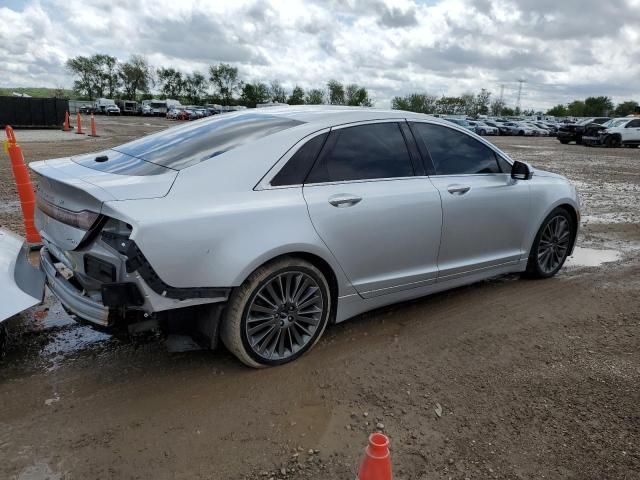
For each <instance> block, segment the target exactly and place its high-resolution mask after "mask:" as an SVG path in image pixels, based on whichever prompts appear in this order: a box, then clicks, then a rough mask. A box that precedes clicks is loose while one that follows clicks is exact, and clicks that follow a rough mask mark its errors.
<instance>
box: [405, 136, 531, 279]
mask: <svg viewBox="0 0 640 480" xmlns="http://www.w3.org/2000/svg"><path fill="white" fill-rule="evenodd" d="M411 126H412V130H413V131H414V133H415V135H416V137H417V138H418V139H419V141H421V142H423V143H422V146H423V148H424V147H426V149H427V151H428V154H427V157H428V159H430V160H431V162H432V164H433V168H434V171H435V175H434V176H432V177H431V180H432V182H433V184H434V185H435V186H436V188H437V189H438V191H439V192H440V196H441V198H442V212H443V224H442V240H441V244H440V253H439V255H438V268H439V275H438V278H442V279H447V278H455V277H458V276H462V275H465V274H466V273H468V272H473V271H477V270H482V269H487V268H492V267H495V266H498V265H504V264H511V263H516V262H518V261H519V260H520V258H521V257H522V256H523V255H526V252H525V251H524V245H525V234H526V231H527V230H526V229H527V222H528V220H529V218H528V214H529V182H526V181H517V180H513V179H512V178H511V165H510V164H509V162H508V161H507V160H506V159H504V158H502V157H501V156H500V155H498V154H496V153H495V152H494V150H492V149H491V148H489V147H488V146H487V145H486V144H484V143H483V142H481V141H480V140H478V139H476V138H474V137H473V136H471V135H469V134H467V133H466V132H463V131H460V130H457V129H453V128H449V127H446V126H443V125H435V124H429V123H412V124H411Z"/></svg>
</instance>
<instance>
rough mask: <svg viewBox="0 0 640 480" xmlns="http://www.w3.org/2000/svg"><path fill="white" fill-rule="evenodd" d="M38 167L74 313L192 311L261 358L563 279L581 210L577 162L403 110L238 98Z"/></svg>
mask: <svg viewBox="0 0 640 480" xmlns="http://www.w3.org/2000/svg"><path fill="white" fill-rule="evenodd" d="M400 116H401V118H399V117H400ZM29 166H30V168H31V169H32V170H33V171H34V172H35V174H36V176H37V182H36V183H37V208H36V214H35V223H36V227H37V228H38V230H39V232H40V234H41V236H42V241H43V244H44V246H43V248H42V250H41V252H40V255H41V265H42V269H43V271H44V272H45V274H46V282H47V285H48V286H49V289H50V290H51V292H52V293H53V295H55V296H56V297H57V298H58V299H59V300H60V302H61V303H62V304H63V305H64V307H65V309H66V310H67V311H68V312H70V314H71V315H72V316H75V317H76V318H78V319H79V320H81V321H83V322H85V323H87V324H90V325H95V326H96V327H98V328H102V329H109V328H117V327H118V326H124V327H125V328H127V327H130V328H136V327H137V328H139V329H142V328H153V329H156V328H170V327H171V325H176V324H178V325H179V326H181V327H182V328H184V327H185V326H186V325H185V322H189V321H192V322H193V324H194V328H197V329H198V331H199V332H200V333H201V335H203V336H204V337H205V338H207V339H208V341H207V345H208V346H210V347H211V348H214V347H215V346H216V345H217V344H218V339H219V338H220V339H221V340H222V342H223V343H224V344H225V345H226V346H227V347H228V349H229V350H230V351H231V352H233V353H234V354H235V355H236V356H237V357H238V358H239V359H240V360H241V361H242V362H244V363H245V364H247V365H249V366H251V367H266V366H274V365H280V364H283V363H286V362H289V361H292V360H295V359H296V358H298V357H300V356H301V355H303V354H304V353H305V352H307V351H308V350H309V349H311V348H312V347H313V346H314V345H315V344H316V343H317V342H318V340H319V338H320V337H321V336H322V334H323V332H324V330H325V328H326V327H327V325H329V324H331V323H334V322H342V321H344V320H347V319H348V318H351V317H353V316H355V315H358V314H360V313H362V312H365V311H369V310H372V309H375V308H379V307H382V306H385V305H390V304H393V303H396V302H401V301H406V300H410V299H413V298H417V297H421V296H424V295H428V294H432V293H435V292H439V291H443V290H447V289H450V288H455V287H459V286H461V285H465V284H469V283H473V282H478V281H481V280H483V279H486V278H490V277H495V276H496V275H501V274H507V273H512V272H522V273H523V274H525V275H527V276H530V277H536V278H549V277H552V276H554V275H555V274H556V273H557V272H558V271H559V270H560V268H561V267H562V265H563V264H564V262H565V260H566V258H567V256H568V255H570V254H571V251H572V250H573V247H574V244H575V240H576V234H577V229H578V226H579V224H580V212H579V208H580V207H579V201H578V196H577V192H576V189H575V187H574V186H573V185H572V184H571V183H570V182H569V181H568V180H567V179H566V178H564V177H562V176H560V175H557V174H554V173H549V172H545V171H543V170H538V169H534V168H533V167H531V166H529V165H528V164H526V163H522V162H518V161H515V162H514V161H513V160H512V159H510V158H509V156H508V155H507V154H505V153H504V152H502V151H501V150H500V149H498V148H497V147H496V146H495V145H493V144H491V143H490V142H488V141H486V140H484V139H483V138H481V137H478V136H477V135H475V134H472V133H471V132H469V131H468V130H467V129H465V128H461V127H459V126H457V125H454V124H453V123H451V122H444V121H441V120H439V119H436V118H434V117H430V116H427V115H422V114H415V113H409V112H399V111H397V110H379V109H361V108H349V107H342V108H336V107H327V106H318V107H310V106H307V107H296V108H295V109H292V108H288V107H285V108H280V107H272V108H265V109H256V110H253V109H252V110H250V111H244V112H237V113H225V114H223V115H216V116H214V117H210V118H208V119H204V120H201V121H199V122H194V123H189V124H185V125H181V126H177V127H172V128H168V129H166V130H163V131H161V132H158V133H155V134H152V135H148V136H145V137H142V138H139V139H137V140H134V141H132V142H129V143H126V144H124V145H120V146H116V147H113V148H112V149H109V150H104V151H101V152H97V153H93V154H86V155H76V156H74V157H72V158H58V159H53V160H46V161H38V162H32V163H30V165H29ZM185 232H188V233H189V234H188V235H185ZM363 246H366V248H363Z"/></svg>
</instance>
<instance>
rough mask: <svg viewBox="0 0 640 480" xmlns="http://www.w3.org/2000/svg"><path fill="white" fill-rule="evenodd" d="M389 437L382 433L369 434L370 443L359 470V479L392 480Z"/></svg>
mask: <svg viewBox="0 0 640 480" xmlns="http://www.w3.org/2000/svg"><path fill="white" fill-rule="evenodd" d="M391 479H392V473H391V455H390V454H389V439H388V438H387V436H386V435H384V434H382V433H372V434H371V435H369V445H368V446H367V448H365V450H364V458H363V459H362V463H361V464H360V470H359V471H358V480H391Z"/></svg>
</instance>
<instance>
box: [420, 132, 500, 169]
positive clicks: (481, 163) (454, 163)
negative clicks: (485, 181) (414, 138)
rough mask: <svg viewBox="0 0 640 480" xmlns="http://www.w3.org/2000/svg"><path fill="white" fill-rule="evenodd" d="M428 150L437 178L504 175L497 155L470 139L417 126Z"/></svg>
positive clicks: (458, 134) (461, 135)
mask: <svg viewBox="0 0 640 480" xmlns="http://www.w3.org/2000/svg"><path fill="white" fill-rule="evenodd" d="M414 127H415V131H416V132H417V134H418V135H420V137H422V140H423V141H424V143H425V144H426V146H427V149H428V150H429V154H430V155H431V160H432V161H433V166H434V167H435V169H436V175H463V174H475V173H501V172H500V167H499V166H498V161H497V159H496V155H495V153H494V152H493V150H491V149H490V148H489V147H487V146H486V145H483V144H482V143H480V142H479V141H477V140H476V139H474V138H472V137H471V136H469V135H467V134H465V133H462V132H458V131H457V130H453V129H451V128H447V127H444V126H441V125H432V124H428V123H415V124H414Z"/></svg>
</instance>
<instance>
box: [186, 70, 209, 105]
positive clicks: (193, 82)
mask: <svg viewBox="0 0 640 480" xmlns="http://www.w3.org/2000/svg"><path fill="white" fill-rule="evenodd" d="M206 93H207V79H206V78H205V77H204V75H203V74H201V73H199V72H193V73H192V74H191V75H187V76H186V77H185V79H184V94H185V96H186V97H187V99H188V100H189V102H190V103H192V104H194V105H198V104H199V103H200V100H202V98H203V97H204V96H205V95H206Z"/></svg>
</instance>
